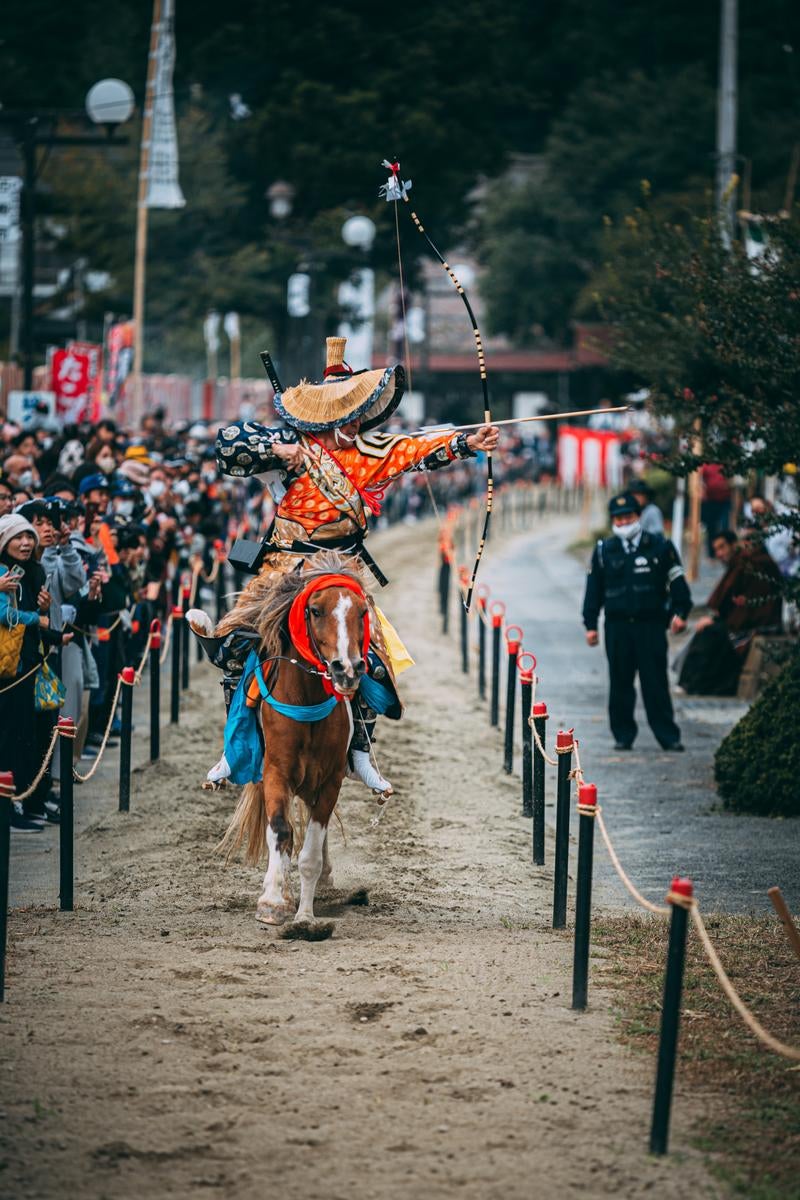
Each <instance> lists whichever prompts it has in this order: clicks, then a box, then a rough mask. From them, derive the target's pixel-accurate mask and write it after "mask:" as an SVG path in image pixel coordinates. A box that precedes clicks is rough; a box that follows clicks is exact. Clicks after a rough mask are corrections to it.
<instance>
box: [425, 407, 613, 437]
mask: <svg viewBox="0 0 800 1200" xmlns="http://www.w3.org/2000/svg"><path fill="white" fill-rule="evenodd" d="M630 411H631V406H630V404H621V405H619V407H617V408H584V409H581V410H580V411H579V412H565V413H562V412H560V413H545V414H542V415H541V416H538V417H508V418H507V419H506V420H503V421H492V425H493V426H494V425H522V424H524V423H525V422H526V421H563V420H564V419H565V418H566V417H591V416H592V415H593V414H594V413H615V412H630ZM485 427H486V422H485V421H477V422H476V423H475V424H473V425H430V426H429V427H428V428H427V429H414V430H413V431H412V432H411V433H404V434H403V435H402V436H403V437H425V436H427V435H429V434H432V433H446V432H447V431H448V430H451V429H452V430H454V431H455V430H457V429H483V428H485Z"/></svg>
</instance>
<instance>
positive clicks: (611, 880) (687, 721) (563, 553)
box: [482, 518, 800, 912]
mask: <svg viewBox="0 0 800 1200" xmlns="http://www.w3.org/2000/svg"><path fill="white" fill-rule="evenodd" d="M576 536H577V524H576V522H575V520H574V518H554V519H552V520H551V521H550V522H549V523H548V524H546V525H544V526H543V527H542V529H541V531H540V532H537V533H531V534H526V535H518V536H517V537H515V538H514V540H513V541H510V542H507V543H505V544H501V545H498V546H496V547H495V548H494V549H493V552H492V554H491V556H487V561H486V564H485V566H486V570H485V572H484V573H483V576H482V578H483V580H484V581H485V582H486V583H488V584H489V585H490V587H491V589H492V596H493V597H496V598H502V599H504V600H505V601H506V603H507V604H508V614H507V620H508V621H509V622H511V621H514V622H517V623H518V624H520V625H521V626H522V627H523V629H524V630H525V645H526V647H527V648H528V649H530V650H533V651H534V652H535V653H536V655H537V657H538V660H539V669H538V675H539V679H540V684H539V687H538V693H537V696H538V698H539V699H543V700H545V701H546V702H547V704H548V708H549V711H550V714H551V717H550V721H549V723H548V739H549V741H550V743H551V744H552V742H553V740H554V737H555V731H556V730H557V729H559V728H569V727H570V726H573V725H574V726H575V730H576V734H577V735H578V736H579V737H580V740H581V750H582V760H583V763H582V765H583V767H584V771H585V773H586V777H587V779H591V780H593V781H594V782H595V783H596V784H597V785H598V789H599V795H600V799H601V803H602V806H603V813H604V816H605V819H606V824H607V826H608V828H609V831H610V833H611V834H612V838H613V840H614V842H615V844H616V847H617V851H618V853H619V855H620V858H621V860H622V862H623V864H624V865H625V866H626V869H628V871H629V873H630V875H631V877H632V879H633V880H634V882H635V883H636V884H637V886H638V887H639V888H640V890H641V891H643V892H644V894H645V895H647V896H648V897H650V898H651V899H660V898H661V897H663V894H664V891H665V888H666V885H667V884H668V883H669V880H670V879H671V877H672V875H673V874H675V873H676V872H680V873H681V874H685V875H688V876H690V877H691V878H692V879H693V880H694V882H695V888H696V892H697V895H698V897H699V899H700V901H701V903H702V904H703V906H704V907H705V908H706V909H721V910H725V911H728V912H747V911H752V910H756V911H764V910H770V911H771V906H770V903H769V900H768V898H767V895H766V890H767V888H768V887H771V886H772V885H773V884H777V885H778V886H780V887H781V889H782V890H783V893H784V896H785V897H786V899H787V902H788V903H789V904H790V905H792V906H793V907H794V909H795V910H796V909H797V908H798V907H800V870H798V863H800V820H793V821H792V820H789V821H775V820H769V819H766V818H762V817H747V816H734V815H732V814H730V813H727V812H724V811H722V810H721V808H720V807H719V802H718V799H717V796H716V792H715V789H714V782H713V755H714V751H715V749H716V747H717V746H718V745H719V742H720V741H721V740H722V738H723V736H724V735H725V734H726V733H727V731H728V730H729V729H730V728H731V727H732V726H733V724H734V723H735V722H736V720H738V718H739V717H740V716H741V715H742V714H743V713H744V712H745V711H746V706H745V705H743V704H741V703H740V702H738V701H736V700H735V699H731V700H727V699H720V698H717V697H715V698H709V699H703V698H701V697H678V696H676V697H675V698H674V699H675V710H676V716H677V720H678V723H679V724H680V726H681V729H682V732H683V740H684V744H685V746H686V751H687V752H686V754H683V755H675V754H665V753H664V752H663V751H662V750H661V749H660V747H659V746H658V743H657V742H656V740H655V738H654V737H653V735H652V733H651V732H650V729H649V727H648V725H647V723H646V720H645V718H644V712H643V708H642V704H641V700H638V701H637V714H636V719H637V722H638V724H639V727H640V731H639V737H638V739H637V742H636V746H635V748H634V751H633V753H615V752H614V750H613V742H612V739H611V735H610V732H609V729H608V722H607V716H606V684H607V674H606V659H605V655H604V653H603V650H602V647H598V648H596V649H594V650H592V649H590V648H589V647H588V646H587V645H586V644H585V642H584V639H583V628H582V625H581V621H580V608H581V604H582V600H583V586H584V579H585V574H584V570H585V567H584V564H583V563H582V561H581V559H580V557H576V556H575V555H574V554H572V553H569V552H568V551H567V550H566V547H567V546H568V545H569V544H570V543H571V542H572V541H573V540H574V539H575V538H576ZM586 558H587V561H588V553H587V555H586ZM705 584H706V580H705V579H703V578H701V581H700V585H699V586H698V588H697V589H696V595H697V597H698V598H699V599H702V598H703V597H704V596H705V595H706V592H707V589H706V586H705ZM554 775H555V772H554V771H550V772H549V775H548V789H549V790H548V795H547V800H548V803H549V804H551V803H552V801H553V799H554V788H555V784H554ZM548 817H549V819H550V820H552V809H551V808H549V809H548ZM598 841H599V839H598ZM596 861H597V873H598V884H599V890H598V898H599V900H600V902H601V903H604V904H615V905H617V904H622V903H627V900H628V897H627V893H625V892H624V891H623V889H622V888H621V886H617V884H616V882H615V881H616V875H615V874H614V873H613V871H612V869H611V867H610V864H609V862H608V859H607V856H606V854H605V852H604V851H603V850H598V852H597V853H596ZM573 866H574V864H573Z"/></svg>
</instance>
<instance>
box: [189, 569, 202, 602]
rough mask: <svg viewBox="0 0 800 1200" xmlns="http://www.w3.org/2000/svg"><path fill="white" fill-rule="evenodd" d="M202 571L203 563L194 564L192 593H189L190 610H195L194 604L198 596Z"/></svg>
mask: <svg viewBox="0 0 800 1200" xmlns="http://www.w3.org/2000/svg"><path fill="white" fill-rule="evenodd" d="M202 569H203V564H202V561H201V562H196V563H195V564H194V566H193V567H192V584H191V591H190V592H189V608H194V602H195V598H196V596H197V584H198V582H199V580H200V572H201V571H202Z"/></svg>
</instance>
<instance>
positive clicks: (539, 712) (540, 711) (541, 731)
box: [531, 700, 547, 867]
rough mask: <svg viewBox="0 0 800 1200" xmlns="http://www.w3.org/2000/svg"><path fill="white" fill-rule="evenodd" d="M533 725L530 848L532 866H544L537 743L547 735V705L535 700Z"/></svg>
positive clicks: (541, 773)
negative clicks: (534, 734)
mask: <svg viewBox="0 0 800 1200" xmlns="http://www.w3.org/2000/svg"><path fill="white" fill-rule="evenodd" d="M533 725H534V728H535V730H536V732H537V734H538V737H539V740H538V741H537V740H536V738H534V739H533V829H532V831H531V850H532V855H533V863H534V866H537V867H543V866H544V782H545V781H544V768H545V761H544V755H543V754H542V752H541V750H540V749H539V743H541V745H542V746H544V744H545V738H546V736H547V732H546V731H547V705H546V704H544V703H543V702H542V701H539V700H537V702H536V703H535V704H534V706H533Z"/></svg>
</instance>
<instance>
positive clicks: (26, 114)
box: [0, 79, 133, 391]
mask: <svg viewBox="0 0 800 1200" xmlns="http://www.w3.org/2000/svg"><path fill="white" fill-rule="evenodd" d="M132 112H133V92H132V91H131V89H130V87H129V86H128V85H127V83H123V81H122V80H121V79H101V80H100V81H99V82H98V83H96V84H95V85H94V86H93V87H92V88H90V90H89V93H88V95H87V97H86V115H87V116H88V117H89V119H90V120H91V121H93V122H94V123H95V124H102V125H105V127H106V131H107V133H108V140H105V139H103V138H98V137H96V136H88V135H80V134H77V135H71V134H70V135H62V136H59V135H57V134H55V133H53V132H52V131H51V127H52V125H54V124H55V122H56V121H57V120H58V118H59V115H61V114H59V113H57V112H53V111H52V110H47V109H46V110H42V111H29V110H16V111H14V110H0V122H2V124H4V125H10V126H11V127H12V129H13V132H14V135H15V137H16V139H17V141H18V143H19V144H20V147H21V149H22V158H23V163H24V182H23V187H22V196H21V210H22V211H21V217H22V221H21V224H22V337H21V342H22V363H23V368H24V387H25V390H26V391H30V390H31V386H32V384H33V360H34V337H33V287H34V265H35V258H36V245H35V240H34V239H35V230H34V218H35V215H36V200H35V193H36V151H37V150H38V149H39V148H40V147H41V146H45V147H48V148H49V147H51V146H105V145H107V144H108V141H110V140H111V138H112V137H113V134H114V130H115V129H116V127H117V126H118V125H120V124H122V123H123V122H124V121H127V120H128V119H129V117H130V116H131V113H132ZM63 115H65V116H73V115H74V114H72V113H64V114H63ZM40 126H44V127H45V128H44V129H40ZM116 144H117V145H121V144H122V141H121V139H117V142H116Z"/></svg>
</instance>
